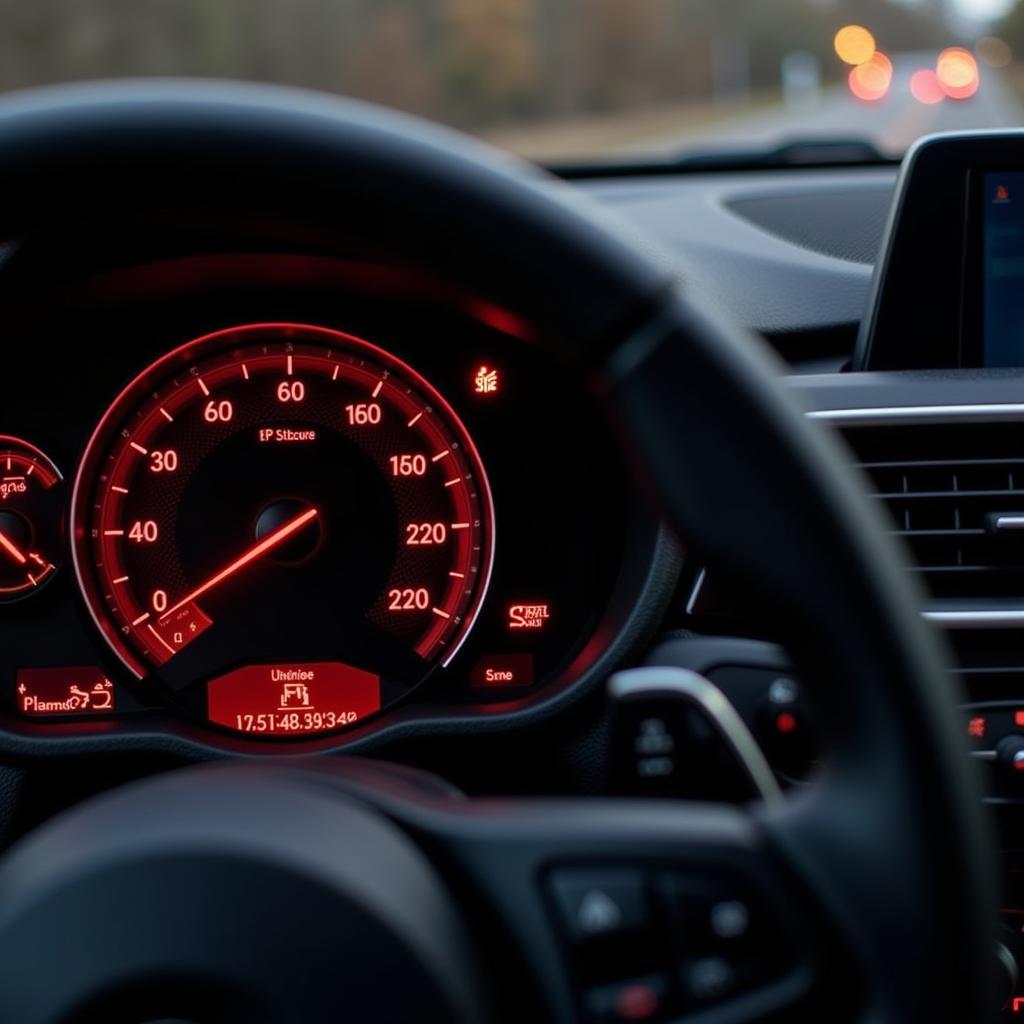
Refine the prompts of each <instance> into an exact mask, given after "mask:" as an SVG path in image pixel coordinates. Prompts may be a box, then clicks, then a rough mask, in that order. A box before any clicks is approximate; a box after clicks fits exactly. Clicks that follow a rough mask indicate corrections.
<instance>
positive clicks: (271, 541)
mask: <svg viewBox="0 0 1024 1024" xmlns="http://www.w3.org/2000/svg"><path fill="white" fill-rule="evenodd" d="M318 515H320V513H319V511H317V509H315V508H308V509H306V511H305V512H303V513H301V514H300V515H297V516H296V517H295V518H294V519H289V520H288V522H287V523H284V524H282V525H281V526H279V527H278V528H277V529H276V530H274V532H273V533H268V534H267V535H266V537H264V538H263V540H261V541H260V542H259V543H258V544H256V545H254V546H253V547H251V548H249V550H248V551H246V553H245V554H244V555H239V557H238V558H236V559H235V560H234V561H233V562H232V563H231V564H230V565H226V566H225V567H224V568H223V569H221V571H220V572H219V573H217V575H216V576H211V577H210V578H209V579H208V580H207V581H206V582H205V583H203V584H202V585H201V586H199V587H196V589H195V590H193V591H192V593H191V594H189V595H188V596H187V597H183V598H182V599H181V600H180V601H179V602H178V603H177V604H176V605H175V606H174V607H173V608H168V610H167V611H166V612H164V614H163V615H161V616H160V618H161V619H166V618H167V616H169V615H173V614H174V613H175V612H176V611H178V610H179V609H181V608H184V607H185V605H187V604H191V602H193V601H195V600H196V599H197V598H200V597H202V596H203V594H206V593H208V592H209V591H211V590H213V588H214V587H216V586H218V585H219V584H221V583H223V582H224V581H225V580H226V579H227V578H228V577H229V576H234V575H235V573H236V572H238V571H239V570H240V569H244V568H245V567H246V566H247V565H248V564H249V563H250V562H255V561H256V559H257V558H259V557H260V556H261V555H265V554H266V553H267V552H268V551H271V550H273V549H274V548H276V547H277V546H278V544H280V543H281V542H282V541H285V540H287V539H288V538H289V537H290V536H291V535H292V534H293V533H296V532H297V531H298V530H301V529H302V528H303V527H304V526H305V525H306V524H307V523H311V522H312V521H313V520H314V519H316V517H317V516H318ZM0 537H3V534H0Z"/></svg>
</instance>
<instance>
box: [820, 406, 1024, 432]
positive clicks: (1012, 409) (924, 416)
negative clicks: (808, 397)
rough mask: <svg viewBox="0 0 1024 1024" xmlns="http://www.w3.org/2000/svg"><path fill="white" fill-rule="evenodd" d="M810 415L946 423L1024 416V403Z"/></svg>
mask: <svg viewBox="0 0 1024 1024" xmlns="http://www.w3.org/2000/svg"><path fill="white" fill-rule="evenodd" d="M806 415H807V417H808V418H809V419H814V420H827V421H829V422H835V423H841V424H843V425H844V426H852V427H856V426H862V425H863V426H866V425H871V426H880V425H881V426H884V425H885V424H886V423H901V422H903V421H904V420H908V419H909V420H914V421H915V422H917V423H943V422H945V421H946V420H950V419H976V420H980V421H981V422H988V423H998V422H1001V421H1011V420H1017V419H1024V403H1020V402H994V403H989V404H983V405H894V406H876V407H869V408H859V409H813V410H811V411H810V412H808V413H807V414H806Z"/></svg>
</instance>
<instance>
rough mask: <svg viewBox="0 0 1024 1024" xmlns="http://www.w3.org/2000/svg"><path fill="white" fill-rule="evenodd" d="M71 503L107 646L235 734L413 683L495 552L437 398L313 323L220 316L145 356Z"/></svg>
mask: <svg viewBox="0 0 1024 1024" xmlns="http://www.w3.org/2000/svg"><path fill="white" fill-rule="evenodd" d="M72 505H73V507H72V518H73V522H74V560H75V568H76V571H77V573H78V577H79V580H80V583H81V585H82V589H83V592H84V594H85V598H86V601H87V603H88V606H89V609H90V612H91V613H92V615H93V617H94V619H95V620H96V623H97V624H98V625H99V627H100V629H101V630H102V631H103V633H104V635H105V636H106V638H107V640H108V641H109V643H110V645H111V646H112V648H113V649H114V651H115V652H116V653H117V655H118V656H119V657H120V658H121V660H122V661H123V662H124V663H125V665H127V666H128V668H129V669H131V670H132V672H134V673H135V675H136V676H139V677H140V678H141V677H146V678H148V679H149V680H151V681H152V682H153V683H155V684H156V685H159V686H161V687H163V688H164V689H165V690H166V691H168V692H170V693H171V694H172V695H173V696H174V699H175V700H176V701H178V702H179V703H181V704H184V705H185V706H186V707H188V708H189V709H191V710H193V711H194V712H196V713H198V714H200V715H202V716H204V717H206V718H208V719H209V720H210V721H212V722H215V723H217V724H219V725H222V726H226V727H228V728H231V729H235V730H238V731H240V732H249V733H259V734H267V735H304V734H307V735H308V734H310V733H317V732H322V731H326V730H330V729H335V728H339V727H341V726H344V725H348V724H350V723H352V722H355V721H358V720H360V719H362V718H364V717H365V716H366V715H368V714H371V713H373V712H374V711H376V710H378V709H380V708H381V707H383V706H385V705H387V704H388V703H391V702H393V701H394V700H396V699H398V698H399V697H401V696H403V695H405V694H406V693H408V692H409V691H410V690H411V689H412V688H413V687H414V686H416V685H417V684H418V683H420V682H421V681H422V680H423V679H424V678H425V677H426V676H427V675H428V674H429V673H430V672H431V670H432V669H433V668H435V667H436V666H437V665H443V664H447V663H448V662H449V661H450V660H451V659H452V657H454V655H455V653H456V652H457V651H458V649H459V646H460V645H461V644H462V642H463V640H464V639H465V638H466V636H467V634H468V632H469V630H470V629H471V628H472V625H473V621H474V619H475V617H476V615H477V612H478V611H479V609H480V606H481V603H482V601H483V599H484V596H485V593H486V590H487V583H488V579H489V576H490V569H491V564H492V560H493V546H494V525H493V512H492V507H491V498H490V491H489V487H488V484H487V478H486V475H485V472H484V468H483V466H482V464H481V461H480V457H479V455H478V453H477V450H476V448H475V446H474V444H473V441H472V440H471V438H470V436H469V434H468V433H467V431H466V429H465V427H464V426H463V424H462V422H461V421H460V419H459V418H458V416H457V415H456V414H455V412H454V411H453V410H452V408H451V407H450V406H449V404H448V403H447V402H446V401H445V400H444V398H442V397H441V395H440V394H439V393H438V392H437V391H436V390H434V388H433V387H432V386H431V385H430V384H428V383H427V382H426V381H425V380H424V379H423V378H422V377H421V376H420V375H419V374H417V373H416V372H415V371H414V370H413V369H412V368H411V367H409V366H407V365H406V364H404V363H403V362H401V361H399V360H398V359H397V358H395V357H394V356H393V355H391V354H389V353H387V352H385V351H384V350H382V349H380V348H378V347H376V346H373V345H371V344H370V343H368V342H366V341H363V340H361V339H358V338H355V337H353V336H351V335H347V334H342V333H340V332H338V331H334V330H329V329H327V328H324V327H317V326H308V325H297V324H257V325H248V326H244V327H237V328H232V329H229V330H225V331H219V332H217V333H215V334H211V335H207V336H205V337H203V338H200V339H197V340H195V341H192V342H190V343H188V344H186V345H184V346H182V347H181V348H179V349H177V350H176V351H174V352H172V353H171V354H169V355H168V356H166V357H164V358H163V359H161V360H160V361H159V362H157V363H156V364H155V365H153V366H152V367H150V368H149V369H147V370H145V371H144V372H143V373H142V374H141V375H140V376H139V377H138V378H136V380H135V381H134V382H133V383H132V384H130V385H129V387H128V388H127V389H126V390H125V391H124V393H123V394H122V395H121V396H120V397H119V398H118V399H117V401H116V402H115V403H114V405H113V406H112V408H111V409H110V410H109V412H108V413H107V414H106V416H105V417H104V418H103V420H102V422H101V424H100V426H99V428H98V429H97V431H96V433H95V435H94V436H93V438H92V440H91V441H90V442H89V445H88V448H87V450H86V453H85V457H84V459H83V461H82V465H81V468H80V470H79V474H78V477H77V480H76V482H75V488H74V496H73V499H72Z"/></svg>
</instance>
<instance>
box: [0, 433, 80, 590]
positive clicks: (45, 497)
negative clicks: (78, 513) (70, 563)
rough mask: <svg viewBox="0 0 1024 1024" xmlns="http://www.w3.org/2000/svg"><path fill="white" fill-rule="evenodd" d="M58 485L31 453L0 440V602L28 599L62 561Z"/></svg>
mask: <svg viewBox="0 0 1024 1024" xmlns="http://www.w3.org/2000/svg"><path fill="white" fill-rule="evenodd" d="M63 503H64V486H63V479H62V477H61V475H60V473H59V472H58V470H57V467H56V466H55V465H54V464H53V463H52V462H51V461H50V460H49V459H48V458H47V457H46V456H45V455H44V454H43V453H42V452H41V451H40V450H39V449H38V448H36V447H34V446H33V445H30V444H29V443H28V442H27V441H20V440H18V439H17V438H15V437H6V436H3V435H0V602H3V601H16V600H18V599H19V598H22V597H27V596H28V595H30V594H34V593H35V592H36V591H38V590H39V588H40V587H42V586H43V585H44V584H45V583H47V582H49V580H50V579H51V578H52V577H53V575H54V574H55V573H56V572H57V567H58V566H59V565H60V562H61V556H62V547H63V544H62V540H61V514H62V510H63Z"/></svg>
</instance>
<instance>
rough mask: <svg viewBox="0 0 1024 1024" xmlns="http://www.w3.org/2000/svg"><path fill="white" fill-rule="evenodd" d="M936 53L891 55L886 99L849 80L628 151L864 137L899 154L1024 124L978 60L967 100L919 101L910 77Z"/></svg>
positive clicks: (1004, 87) (1016, 103)
mask: <svg viewBox="0 0 1024 1024" xmlns="http://www.w3.org/2000/svg"><path fill="white" fill-rule="evenodd" d="M937 56H938V54H937V53H936V52H929V51H925V52H919V53H904V54H895V55H893V56H892V65H893V74H892V82H891V84H890V86H889V89H888V91H887V92H886V94H885V96H884V97H882V98H881V99H879V100H875V101H872V102H865V101H863V100H859V99H857V98H856V97H855V96H854V95H853V94H852V93H851V92H850V89H849V88H848V87H847V85H846V84H845V83H844V84H834V85H831V86H828V87H827V88H825V89H824V90H823V91H822V93H821V95H820V97H819V98H818V99H817V100H814V99H809V100H807V101H806V102H804V103H795V104H793V105H790V106H787V105H785V104H783V103H782V102H779V103H777V104H775V105H773V106H770V107H768V108H767V109H761V110H758V111H756V112H754V113H748V114H740V115H737V116H735V117H727V118H725V119H724V120H722V121H721V122H719V123H717V124H704V125H701V126H700V127H699V128H696V129H691V130H689V131H687V130H685V129H683V130H679V131H674V132H673V131H668V132H666V133H664V134H663V135H654V136H652V137H650V138H647V139H643V140H639V141H636V142H634V143H631V144H630V145H629V146H628V147H626V148H627V150H628V151H630V152H634V151H635V152H643V153H648V154H652V155H657V156H671V155H673V154H678V153H680V152H683V151H685V150H686V149H689V148H691V147H693V146H694V145H695V144H697V143H698V142H699V145H700V148H701V149H712V148H713V149H721V148H724V149H736V148H751V149H762V148H768V147H771V146H774V145H778V144H779V142H780V141H787V140H793V139H827V138H836V137H842V138H849V139H865V140H870V141H873V142H874V143H875V145H876V146H877V147H878V148H879V149H880V150H881V151H882V152H883V153H885V154H887V155H893V156H898V155H900V154H902V153H903V152H904V151H905V150H906V149H907V147H908V146H909V145H910V144H911V143H912V142H914V140H915V139H917V138H920V136H922V135H926V134H929V133H931V132H946V131H965V130H972V129H976V128H1008V127H1014V126H1021V125H1024V103H1022V101H1021V99H1020V98H1019V97H1018V94H1017V93H1016V92H1015V91H1014V90H1013V89H1012V88H1011V86H1010V85H1009V83H1008V80H1007V78H1006V77H1005V76H1004V75H1003V74H1002V73H1001V72H1000V71H998V70H995V69H993V68H990V67H987V66H986V65H984V64H980V66H979V68H978V71H979V84H978V89H977V92H976V93H975V94H974V95H973V96H971V97H970V98H968V99H965V100H949V99H948V98H947V99H945V100H944V101H940V102H937V103H932V104H928V103H922V102H920V101H919V100H917V99H915V97H914V96H913V95H912V93H911V91H910V79H911V76H912V75H913V74H914V73H915V72H916V71H918V70H920V69H922V68H928V67H932V66H934V65H935V63H936V58H937Z"/></svg>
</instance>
